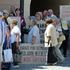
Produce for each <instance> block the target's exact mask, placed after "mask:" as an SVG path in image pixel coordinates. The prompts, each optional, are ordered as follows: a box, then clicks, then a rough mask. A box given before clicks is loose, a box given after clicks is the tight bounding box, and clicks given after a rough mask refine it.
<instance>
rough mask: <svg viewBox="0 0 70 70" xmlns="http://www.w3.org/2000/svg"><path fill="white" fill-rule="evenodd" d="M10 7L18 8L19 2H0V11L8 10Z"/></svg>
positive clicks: (2, 0) (13, 0)
mask: <svg viewBox="0 0 70 70" xmlns="http://www.w3.org/2000/svg"><path fill="white" fill-rule="evenodd" d="M11 5H13V6H15V7H20V0H0V10H4V9H7V10H9V8H10V6H11Z"/></svg>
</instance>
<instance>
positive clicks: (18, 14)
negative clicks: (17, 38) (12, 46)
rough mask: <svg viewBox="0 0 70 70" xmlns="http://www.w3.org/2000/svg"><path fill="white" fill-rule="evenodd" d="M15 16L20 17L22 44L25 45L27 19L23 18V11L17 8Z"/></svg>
mask: <svg viewBox="0 0 70 70" xmlns="http://www.w3.org/2000/svg"><path fill="white" fill-rule="evenodd" d="M15 16H16V17H20V21H21V22H20V24H19V25H20V30H21V42H22V43H23V42H24V39H23V38H24V33H26V32H25V30H26V29H25V26H26V22H25V19H24V16H23V11H21V12H20V9H19V8H16V10H15Z"/></svg>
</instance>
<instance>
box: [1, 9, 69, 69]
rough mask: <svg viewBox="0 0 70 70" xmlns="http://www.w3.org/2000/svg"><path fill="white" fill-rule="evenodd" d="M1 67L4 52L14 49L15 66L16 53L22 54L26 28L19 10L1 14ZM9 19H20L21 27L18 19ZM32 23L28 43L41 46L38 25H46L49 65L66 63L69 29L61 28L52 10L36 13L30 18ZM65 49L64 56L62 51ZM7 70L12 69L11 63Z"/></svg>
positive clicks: (14, 63)
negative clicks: (20, 46)
mask: <svg viewBox="0 0 70 70" xmlns="http://www.w3.org/2000/svg"><path fill="white" fill-rule="evenodd" d="M0 16H1V19H0V67H1V65H2V62H3V53H2V51H3V50H4V49H7V48H11V49H12V53H13V65H18V63H17V62H16V61H15V59H14V57H15V54H16V53H20V48H19V45H20V42H23V35H24V31H23V29H24V27H25V26H26V22H25V19H24V17H23V14H22V12H21V11H20V9H19V8H16V9H15V10H14V12H13V11H12V10H11V11H10V13H9V12H8V11H7V10H4V11H3V12H0ZM9 17H20V20H21V22H20V23H19V24H20V27H19V26H18V25H17V24H18V21H17V20H16V19H11V18H9ZM29 20H30V21H32V25H31V28H29V31H28V33H27V34H28V43H30V44H40V30H39V28H38V24H41V23H43V24H45V31H44V33H43V34H44V45H45V47H48V61H47V62H48V64H56V63H61V62H63V61H64V57H66V55H67V48H68V47H67V45H68V37H69V34H68V28H67V29H66V30H65V29H63V28H62V27H61V24H60V23H61V22H60V20H59V19H58V17H57V16H56V15H55V14H54V12H53V10H52V9H49V10H44V11H43V12H36V14H35V15H34V16H30V18H29ZM60 48H63V55H62V53H61V51H60ZM6 65H7V70H9V69H10V66H11V63H6Z"/></svg>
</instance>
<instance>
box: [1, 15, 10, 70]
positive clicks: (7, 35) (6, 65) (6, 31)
mask: <svg viewBox="0 0 70 70" xmlns="http://www.w3.org/2000/svg"><path fill="white" fill-rule="evenodd" d="M2 22H3V24H4V29H3V31H4V33H3V37H4V38H3V41H4V43H3V50H5V49H7V48H10V47H11V45H10V27H9V25H8V22H7V17H6V16H3V17H2ZM10 66H11V63H10V62H4V63H2V69H3V68H4V69H5V70H10Z"/></svg>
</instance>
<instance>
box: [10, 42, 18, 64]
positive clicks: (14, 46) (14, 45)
mask: <svg viewBox="0 0 70 70" xmlns="http://www.w3.org/2000/svg"><path fill="white" fill-rule="evenodd" d="M11 45H12V53H13V64H14V65H18V62H17V61H16V59H15V54H17V53H18V51H17V47H16V42H14V43H12V44H11Z"/></svg>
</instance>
